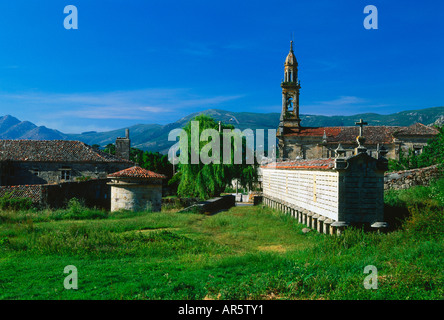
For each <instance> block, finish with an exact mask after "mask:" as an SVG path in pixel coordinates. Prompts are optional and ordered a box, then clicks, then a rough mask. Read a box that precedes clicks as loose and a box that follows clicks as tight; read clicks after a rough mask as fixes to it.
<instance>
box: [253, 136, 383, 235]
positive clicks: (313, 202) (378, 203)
mask: <svg viewBox="0 0 444 320" xmlns="http://www.w3.org/2000/svg"><path fill="white" fill-rule="evenodd" d="M359 138H362V137H359ZM359 142H360V143H359ZM359 142H358V143H359V147H358V148H357V150H355V152H356V155H354V156H347V157H346V156H344V151H345V150H344V149H341V148H338V149H337V150H336V153H337V155H336V158H326V159H316V160H294V161H286V162H277V163H270V164H268V165H265V166H262V168H261V174H262V180H263V184H262V186H263V201H264V203H265V204H266V205H268V206H271V207H273V208H276V209H279V210H282V211H284V212H287V213H290V214H291V215H292V216H294V217H295V218H297V219H298V220H299V222H301V223H304V224H306V225H308V226H309V227H311V228H313V229H317V230H318V231H320V232H324V233H335V232H336V231H340V230H341V229H342V228H344V227H346V226H348V225H360V226H362V225H363V226H364V227H372V228H377V229H378V228H383V227H386V226H387V224H386V223H385V222H384V171H386V170H387V163H388V161H387V159H386V158H385V157H384V155H385V153H386V150H381V152H380V153H379V154H378V158H373V157H371V156H369V155H368V154H367V152H366V151H367V150H366V149H365V148H364V147H363V146H362V145H361V143H362V142H363V139H361V140H360V141H359Z"/></svg>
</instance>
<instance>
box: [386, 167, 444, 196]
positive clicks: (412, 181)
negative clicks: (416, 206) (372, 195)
mask: <svg viewBox="0 0 444 320" xmlns="http://www.w3.org/2000/svg"><path fill="white" fill-rule="evenodd" d="M442 175H443V169H442V168H440V167H439V165H434V166H431V167H426V168H419V169H411V170H404V171H396V172H387V173H386V174H385V175H384V189H385V190H388V189H394V190H399V189H408V188H410V187H413V186H417V185H428V184H430V182H431V181H433V180H434V179H437V178H439V177H441V176H442Z"/></svg>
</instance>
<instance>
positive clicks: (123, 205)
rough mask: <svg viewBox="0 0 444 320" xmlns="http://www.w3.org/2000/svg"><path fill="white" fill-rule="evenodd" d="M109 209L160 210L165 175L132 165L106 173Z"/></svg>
mask: <svg viewBox="0 0 444 320" xmlns="http://www.w3.org/2000/svg"><path fill="white" fill-rule="evenodd" d="M108 177H109V178H111V182H109V183H108V184H109V185H110V186H111V211H118V210H131V211H143V210H150V211H160V210H161V206H162V180H163V179H165V178H166V176H164V175H162V174H158V173H155V172H152V171H149V170H145V169H143V168H141V167H138V166H134V167H131V168H128V169H125V170H121V171H118V172H115V173H112V174H110V175H108Z"/></svg>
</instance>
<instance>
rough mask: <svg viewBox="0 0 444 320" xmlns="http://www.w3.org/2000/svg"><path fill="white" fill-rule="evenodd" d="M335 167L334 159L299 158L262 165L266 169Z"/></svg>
mask: <svg viewBox="0 0 444 320" xmlns="http://www.w3.org/2000/svg"><path fill="white" fill-rule="evenodd" d="M334 167H335V159H334V158H327V159H301V160H293V161H283V162H273V163H269V164H267V165H264V166H262V168H268V169H316V170H330V169H333V168H334Z"/></svg>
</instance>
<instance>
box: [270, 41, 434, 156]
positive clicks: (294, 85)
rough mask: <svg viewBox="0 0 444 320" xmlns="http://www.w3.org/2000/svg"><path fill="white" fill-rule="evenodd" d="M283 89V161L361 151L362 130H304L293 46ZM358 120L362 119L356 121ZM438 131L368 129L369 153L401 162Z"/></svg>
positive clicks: (279, 133)
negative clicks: (403, 154) (384, 154)
mask: <svg viewBox="0 0 444 320" xmlns="http://www.w3.org/2000/svg"><path fill="white" fill-rule="evenodd" d="M281 87H282V111H281V116H280V121H279V127H278V130H277V134H276V135H277V138H278V139H279V157H280V158H281V159H290V160H294V159H316V158H328V157H332V156H334V150H335V149H336V148H337V147H338V146H339V144H341V146H342V148H344V149H345V150H346V154H347V155H349V156H351V155H353V154H354V149H355V148H356V147H357V143H356V137H357V136H358V135H359V130H362V125H365V124H366V123H365V122H363V121H360V122H361V123H362V124H361V129H360V128H358V127H353V126H341V127H304V126H303V124H301V119H300V117H299V91H300V88H301V85H300V81H299V79H298V62H297V60H296V57H295V54H294V52H293V42H291V44H290V52H289V53H288V55H287V58H286V59H285V64H284V79H283V80H282V83H281ZM356 120H358V119H356ZM438 133H439V132H438V130H436V129H435V128H432V127H428V126H425V125H423V124H420V123H416V124H414V125H411V126H408V127H402V126H366V127H365V133H364V134H363V135H364V136H365V138H366V143H365V144H366V147H367V150H368V153H369V154H370V155H371V154H376V152H377V149H378V146H379V148H382V147H384V148H385V149H386V150H387V151H388V153H387V157H388V158H390V159H399V154H400V150H403V151H404V152H408V150H409V149H413V150H414V151H415V152H416V153H420V152H421V151H422V149H423V147H424V146H425V145H426V144H427V142H428V140H429V139H431V138H433V137H435V136H436V135H437V134H438Z"/></svg>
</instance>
